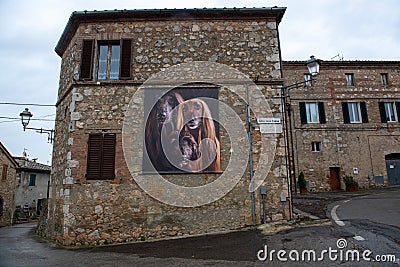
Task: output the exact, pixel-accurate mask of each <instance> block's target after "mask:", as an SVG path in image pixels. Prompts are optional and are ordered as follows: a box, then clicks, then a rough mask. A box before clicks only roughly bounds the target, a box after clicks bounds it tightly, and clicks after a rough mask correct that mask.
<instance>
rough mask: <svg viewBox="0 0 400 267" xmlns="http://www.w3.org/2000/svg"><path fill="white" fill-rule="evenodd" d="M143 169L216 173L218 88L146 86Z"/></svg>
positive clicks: (218, 144) (217, 155) (162, 171)
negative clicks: (148, 87)
mask: <svg viewBox="0 0 400 267" xmlns="http://www.w3.org/2000/svg"><path fill="white" fill-rule="evenodd" d="M144 118H145V129H144V147H143V173H219V172H221V169H220V140H219V124H218V88H217V87H184V88H175V89H173V90H170V91H168V92H166V91H165V90H160V89H146V90H145V103H144Z"/></svg>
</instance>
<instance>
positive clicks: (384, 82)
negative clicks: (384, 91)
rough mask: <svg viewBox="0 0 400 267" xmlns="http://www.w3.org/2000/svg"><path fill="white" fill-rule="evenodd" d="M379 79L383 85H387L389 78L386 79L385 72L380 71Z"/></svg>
mask: <svg viewBox="0 0 400 267" xmlns="http://www.w3.org/2000/svg"><path fill="white" fill-rule="evenodd" d="M381 81H382V85H383V86H388V85H389V79H388V74H387V73H381Z"/></svg>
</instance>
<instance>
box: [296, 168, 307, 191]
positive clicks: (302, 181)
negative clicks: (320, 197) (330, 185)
mask: <svg viewBox="0 0 400 267" xmlns="http://www.w3.org/2000/svg"><path fill="white" fill-rule="evenodd" d="M298 182H299V187H300V188H307V181H306V179H305V178H304V173H303V172H300V174H299V179H298Z"/></svg>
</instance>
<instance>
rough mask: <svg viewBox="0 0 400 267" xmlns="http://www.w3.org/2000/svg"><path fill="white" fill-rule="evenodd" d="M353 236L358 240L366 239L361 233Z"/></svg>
mask: <svg viewBox="0 0 400 267" xmlns="http://www.w3.org/2000/svg"><path fill="white" fill-rule="evenodd" d="M353 238H354V239H355V240H358V241H364V240H365V238H364V237H362V236H359V235H356V236H354V237H353Z"/></svg>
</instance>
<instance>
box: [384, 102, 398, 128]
mask: <svg viewBox="0 0 400 267" xmlns="http://www.w3.org/2000/svg"><path fill="white" fill-rule="evenodd" d="M379 111H380V114H381V122H385V123H386V122H398V121H399V117H400V114H399V112H400V103H399V102H379Z"/></svg>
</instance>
